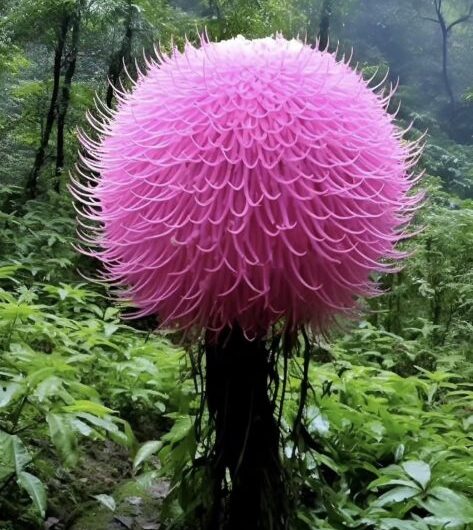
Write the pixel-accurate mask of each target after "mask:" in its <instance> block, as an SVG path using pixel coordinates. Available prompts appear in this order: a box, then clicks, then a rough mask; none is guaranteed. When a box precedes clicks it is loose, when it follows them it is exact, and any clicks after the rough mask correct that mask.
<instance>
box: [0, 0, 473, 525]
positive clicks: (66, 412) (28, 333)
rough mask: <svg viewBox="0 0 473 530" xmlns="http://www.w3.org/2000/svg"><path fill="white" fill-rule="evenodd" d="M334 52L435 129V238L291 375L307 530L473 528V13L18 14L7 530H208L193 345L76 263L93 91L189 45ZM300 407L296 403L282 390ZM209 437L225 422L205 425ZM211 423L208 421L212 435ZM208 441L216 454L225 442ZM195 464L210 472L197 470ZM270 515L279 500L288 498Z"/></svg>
mask: <svg viewBox="0 0 473 530" xmlns="http://www.w3.org/2000/svg"><path fill="white" fill-rule="evenodd" d="M204 28H207V32H208V34H209V35H210V36H211V38H212V39H215V40H219V39H226V38H229V37H231V36H235V35H238V34H243V35H245V36H248V37H261V36H267V35H269V34H271V33H274V32H276V31H282V32H283V34H284V35H285V36H288V37H291V36H296V35H297V34H299V35H300V36H301V37H305V36H306V38H307V41H308V42H310V43H313V44H314V45H315V41H316V37H317V36H319V37H320V41H321V45H322V46H325V45H326V44H327V41H328V37H330V40H329V44H328V45H329V48H330V49H331V50H333V49H334V48H335V47H336V43H337V41H338V42H339V54H340V55H341V54H343V53H348V54H349V53H350V50H351V48H352V47H353V49H354V57H353V64H355V63H356V62H357V63H358V65H359V66H358V67H359V69H360V70H361V71H362V73H363V75H365V76H366V77H367V78H371V77H373V81H372V83H373V85H374V84H377V83H379V82H380V81H382V79H383V78H384V77H385V76H386V75H387V77H388V82H389V81H391V82H393V83H395V82H396V81H397V80H398V78H399V80H400V86H399V89H398V92H397V96H396V98H395V101H393V104H392V105H393V110H394V109H395V107H396V106H397V103H398V102H399V101H400V100H402V106H401V109H400V111H399V115H398V116H399V120H400V124H401V125H402V126H408V125H409V124H410V123H411V121H412V120H414V125H413V127H412V129H411V130H410V132H409V135H410V136H411V137H412V138H415V137H418V136H419V135H420V134H422V132H423V131H425V130H426V129H427V130H428V136H427V146H426V148H425V151H424V154H423V156H422V159H421V162H420V167H419V170H421V169H424V170H425V177H424V179H423V181H422V183H421V186H422V187H423V188H424V189H426V190H427V194H428V199H427V202H426V204H425V206H424V208H423V209H422V210H421V212H420V213H419V214H418V216H417V218H416V221H415V222H416V223H417V224H418V225H419V226H420V225H423V226H424V230H423V232H421V233H420V234H419V235H418V236H417V237H415V239H413V240H412V241H409V242H407V243H406V244H405V246H406V248H407V249H409V250H413V251H414V252H413V254H412V256H411V257H410V258H409V259H408V260H407V263H406V266H405V267H404V269H403V270H402V271H401V272H399V273H398V274H396V275H393V276H390V277H382V278H380V281H381V283H382V285H383V287H384V288H385V289H386V294H384V295H383V296H381V297H380V298H377V299H373V300H370V301H366V302H364V306H365V307H366V309H367V311H366V312H365V313H364V315H363V316H362V317H361V319H360V320H359V321H357V322H354V323H352V324H350V325H348V326H345V328H342V329H337V330H334V333H333V335H332V337H331V339H330V340H329V341H322V342H319V343H317V344H315V345H314V348H313V358H312V362H311V366H310V386H309V388H307V389H305V390H306V392H307V402H306V406H305V408H304V411H303V424H302V426H301V428H300V429H297V431H296V435H292V436H291V435H289V433H290V432H291V429H290V426H291V425H292V424H293V422H294V420H295V417H296V415H297V410H298V400H299V395H300V387H301V384H300V381H301V366H302V359H301V357H300V356H299V355H298V354H297V352H295V354H294V357H293V358H292V359H291V360H290V361H289V366H288V367H287V368H288V374H289V375H288V381H287V387H286V389H285V395H286V398H285V406H284V409H283V415H282V426H283V431H284V433H285V434H284V436H283V445H284V447H283V449H284V455H283V457H284V463H285V466H286V468H287V469H288V476H289V477H290V490H291V491H293V492H296V493H297V495H295V497H296V499H297V502H296V503H295V505H294V506H293V510H292V512H293V520H292V523H291V528H293V529H300V530H308V529H326V530H332V529H345V528H353V529H373V530H374V529H376V530H389V529H398V530H429V529H434V530H437V529H438V530H440V529H462V530H466V529H471V528H473V503H472V498H473V461H472V453H471V449H472V428H473V388H472V376H473V344H472V333H473V268H472V265H473V200H472V199H473V73H472V72H473V53H472V52H473V2H471V1H466V0H443V1H442V0H345V1H335V0H201V1H199V0H169V1H168V0H134V1H133V2H132V1H131V0H0V528H2V529H7V530H27V529H28V530H29V529H41V528H46V529H53V530H63V529H66V528H73V529H75V530H94V529H100V530H103V529H115V530H118V529H124V528H125V529H142V530H153V529H158V528H177V529H180V528H189V529H195V528H197V527H198V524H199V518H200V517H201V514H202V507H203V506H205V504H206V503H207V502H208V499H209V496H210V495H211V492H209V491H208V488H207V489H206V481H205V473H204V471H203V469H204V468H205V466H202V465H201V464H202V462H201V460H202V458H204V457H203V456H202V455H205V451H203V448H202V447H201V445H200V444H198V443H197V442H196V430H195V428H194V418H195V417H196V415H197V414H199V411H200V406H201V403H200V400H199V397H198V393H199V390H200V389H201V381H200V380H199V378H198V377H196V376H195V375H196V374H195V373H194V372H193V370H192V366H191V364H190V360H189V359H190V358H189V357H188V356H186V355H185V349H187V350H188V351H191V352H192V351H193V352H194V353H195V352H196V351H197V349H198V348H197V346H198V345H196V344H182V343H179V341H178V340H177V339H178V337H177V338H176V337H172V336H165V335H162V334H156V333H152V331H153V329H154V322H153V320H152V319H146V320H141V321H137V322H128V323H124V322H123V321H122V320H121V319H120V308H119V307H116V306H115V305H113V304H112V303H111V302H110V300H109V298H108V296H107V292H106V289H105V288H104V287H103V286H100V285H95V284H93V283H91V282H88V281H87V280H85V279H84V278H83V277H82V276H80V275H79V274H78V271H79V270H80V271H82V273H83V274H84V275H86V276H87V275H88V274H90V275H92V274H93V272H94V271H95V270H96V268H97V264H96V263H94V262H92V261H91V260H89V259H87V258H86V257H84V256H80V255H78V253H77V252H76V251H75V250H74V249H73V246H72V244H73V242H74V241H75V212H74V209H73V205H72V202H71V197H70V195H69V193H68V191H67V182H68V179H69V171H70V170H71V169H73V166H74V163H75V161H76V157H77V151H78V143H77V136H76V131H77V128H78V127H85V128H86V129H87V127H88V125H87V123H86V121H85V111H86V110H87V109H91V108H93V98H94V94H95V93H97V94H98V95H99V97H100V98H101V99H102V100H103V101H104V102H105V104H106V105H107V106H113V105H114V104H115V99H114V94H113V91H112V90H111V88H110V87H109V86H108V85H107V78H108V79H110V81H111V83H113V84H115V85H119V84H120V83H123V85H124V86H125V87H127V86H129V85H130V83H129V80H128V79H127V76H126V74H125V69H126V70H127V71H128V72H129V75H130V76H131V77H134V76H136V71H137V70H136V69H137V67H140V66H142V65H143V63H144V59H143V56H144V55H148V54H152V53H153V51H152V47H153V44H154V43H157V42H160V43H161V44H160V45H161V47H162V49H164V50H169V49H170V43H171V39H174V42H175V43H176V44H177V45H178V46H181V45H182V44H183V42H184V39H185V35H187V36H188V38H189V39H190V40H191V41H197V40H198V31H202V30H203V29H204ZM280 392H281V390H280ZM204 420H205V418H204ZM203 425H204V426H205V421H204V422H203ZM204 439H205V437H204ZM192 463H194V465H193V466H192V465H191V464H192ZM270 502H271V499H268V503H270Z"/></svg>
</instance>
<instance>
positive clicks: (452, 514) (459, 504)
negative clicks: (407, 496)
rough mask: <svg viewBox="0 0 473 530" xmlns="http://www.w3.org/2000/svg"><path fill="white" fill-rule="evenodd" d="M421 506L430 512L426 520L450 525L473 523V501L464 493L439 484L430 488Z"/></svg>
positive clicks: (431, 522)
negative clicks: (427, 496)
mask: <svg viewBox="0 0 473 530" xmlns="http://www.w3.org/2000/svg"><path fill="white" fill-rule="evenodd" d="M430 493H431V496H430V497H429V498H428V499H427V500H426V501H423V502H422V506H423V507H424V508H425V509H426V510H427V511H428V512H430V513H431V514H432V517H428V518H426V522H427V523H429V524H435V525H446V527H447V528H449V527H450V526H452V527H453V526H458V525H469V524H473V502H472V501H471V499H468V498H467V497H465V496H464V495H461V494H460V493H457V492H455V491H453V490H451V489H449V488H444V487H441V486H438V487H435V488H432V490H431V492H430Z"/></svg>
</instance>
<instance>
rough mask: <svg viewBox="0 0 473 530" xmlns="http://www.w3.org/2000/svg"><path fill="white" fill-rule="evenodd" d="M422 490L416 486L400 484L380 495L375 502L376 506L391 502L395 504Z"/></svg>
mask: <svg viewBox="0 0 473 530" xmlns="http://www.w3.org/2000/svg"><path fill="white" fill-rule="evenodd" d="M419 493H420V491H419V490H418V489H415V488H409V487H407V486H400V487H398V488H393V489H392V490H390V491H388V492H386V493H384V494H383V495H381V497H379V498H378V499H377V500H376V501H375V502H374V504H375V505H376V506H386V505H389V504H395V503H396V502H401V501H405V500H406V499H410V498H412V497H415V496H416V495H418V494H419Z"/></svg>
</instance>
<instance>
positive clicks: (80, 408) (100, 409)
mask: <svg viewBox="0 0 473 530" xmlns="http://www.w3.org/2000/svg"><path fill="white" fill-rule="evenodd" d="M62 410H64V411H65V412H89V413H90V414H94V415H95V416H99V417H101V418H103V417H104V416H106V415H107V414H110V413H112V412H114V411H113V410H112V409H109V408H108V407H105V406H104V405H101V404H100V403H95V402H94V401H89V400H87V399H78V400H76V402H75V403H74V404H73V405H66V406H64V407H62Z"/></svg>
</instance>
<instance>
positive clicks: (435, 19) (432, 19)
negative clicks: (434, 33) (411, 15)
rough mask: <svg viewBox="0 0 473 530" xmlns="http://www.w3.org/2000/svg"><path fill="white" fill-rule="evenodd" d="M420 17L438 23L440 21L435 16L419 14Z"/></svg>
mask: <svg viewBox="0 0 473 530" xmlns="http://www.w3.org/2000/svg"><path fill="white" fill-rule="evenodd" d="M420 18H421V19H422V20H428V21H429V22H435V23H436V24H440V22H439V20H438V19H437V18H432V17H423V16H422V15H421V16H420Z"/></svg>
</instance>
